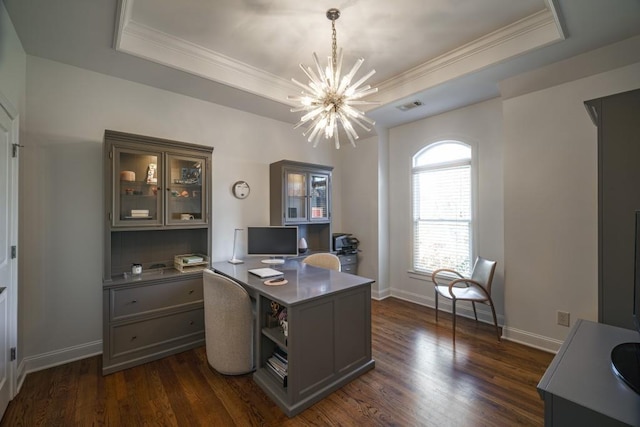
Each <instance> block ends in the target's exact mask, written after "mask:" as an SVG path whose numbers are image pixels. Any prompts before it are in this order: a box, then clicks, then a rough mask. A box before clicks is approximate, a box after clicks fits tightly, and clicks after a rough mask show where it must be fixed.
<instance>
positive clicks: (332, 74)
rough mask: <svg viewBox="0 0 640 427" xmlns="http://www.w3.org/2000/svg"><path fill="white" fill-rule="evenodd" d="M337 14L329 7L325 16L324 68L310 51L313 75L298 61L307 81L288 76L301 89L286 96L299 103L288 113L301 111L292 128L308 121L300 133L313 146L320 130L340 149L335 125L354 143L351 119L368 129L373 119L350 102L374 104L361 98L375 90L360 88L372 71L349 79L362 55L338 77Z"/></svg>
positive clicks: (360, 63)
mask: <svg viewBox="0 0 640 427" xmlns="http://www.w3.org/2000/svg"><path fill="white" fill-rule="evenodd" d="M339 17H340V11H339V10H338V9H334V8H332V9H329V10H328V11H327V18H328V19H329V20H330V21H331V31H332V37H331V41H332V44H331V57H330V58H329V61H328V65H327V68H326V70H323V69H322V67H321V66H320V63H319V61H318V56H317V55H316V54H315V52H314V53H313V61H314V62H315V65H316V69H317V74H316V73H315V72H314V71H313V70H312V69H311V67H306V68H305V66H304V65H302V64H300V68H301V69H302V71H303V72H304V73H305V74H306V75H307V77H308V78H309V83H308V84H303V83H300V82H299V81H297V80H296V79H291V81H293V83H295V84H297V85H298V86H300V87H301V88H302V89H303V91H302V93H301V94H300V95H299V96H289V97H288V99H289V100H291V101H296V102H298V103H299V104H300V106H298V107H295V108H292V109H291V112H300V111H305V112H306V114H304V115H303V116H302V117H301V118H300V121H299V122H298V124H297V125H296V126H295V127H294V129H296V128H298V127H300V126H302V125H304V124H306V123H309V122H310V125H309V127H308V128H307V130H305V131H304V132H303V135H304V136H307V134H309V138H308V141H309V142H313V146H314V147H316V146H317V145H318V142H319V141H320V135H321V133H324V137H325V139H330V138H333V139H334V142H335V146H336V148H337V149H338V148H340V139H339V136H338V124H341V125H342V128H343V129H344V131H345V133H346V134H347V137H348V138H349V141H351V145H353V146H354V147H355V146H356V143H355V140H356V139H358V138H359V136H358V134H357V133H356V131H355V129H354V128H353V125H352V124H351V121H353V122H354V123H355V124H357V125H358V126H360V127H361V128H362V129H364V130H366V131H367V132H369V131H370V130H371V127H367V124H368V125H370V126H373V125H375V122H374V121H373V120H371V119H370V118H368V117H366V116H365V115H364V113H363V112H362V111H360V110H357V109H355V108H353V105H375V104H378V102H373V101H364V100H362V98H364V97H366V96H367V95H371V94H373V93H376V92H377V91H378V89H377V88H372V87H371V86H370V85H366V86H362V87H360V86H361V85H362V84H363V83H364V82H365V81H367V79H368V78H369V77H371V76H372V75H373V74H374V73H375V72H376V71H375V70H371V71H370V72H369V73H368V74H366V75H365V76H364V77H362V78H361V79H360V80H358V81H357V82H355V83H354V84H351V80H352V79H353V77H354V76H355V74H356V72H357V71H358V69H359V68H360V66H361V65H362V63H363V62H364V58H360V59H358V60H357V61H356V63H355V64H354V65H353V68H351V71H349V73H347V74H345V76H344V77H342V78H341V76H340V73H341V71H342V49H340V54H339V55H337V54H336V50H337V41H336V19H338V18H339ZM338 56H339V58H338Z"/></svg>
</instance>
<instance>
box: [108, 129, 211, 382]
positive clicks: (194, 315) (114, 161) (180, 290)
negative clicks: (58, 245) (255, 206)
mask: <svg viewBox="0 0 640 427" xmlns="http://www.w3.org/2000/svg"><path fill="white" fill-rule="evenodd" d="M212 151H213V148H212V147H205V146H199V145H195V144H188V143H181V142H175V141H169V140H164V139H159V138H152V137H147V136H141V135H132V134H126V133H122V132H114V131H105V146H104V152H105V156H104V158H105V208H106V212H105V219H104V220H105V226H104V230H105V234H104V240H105V251H104V274H103V367H102V368H103V374H108V373H111V372H115V371H117V370H120V369H125V368H128V367H131V366H135V365H138V364H141V363H144V362H147V361H151V360H155V359H158V358H161V357H164V356H166V355H169V354H173V353H176V352H179V351H184V350H186V349H188V348H193V347H196V346H200V345H203V344H204V313H203V297H202V272H200V271H197V269H196V271H193V270H189V271H188V272H181V271H178V270H176V269H175V268H174V261H175V257H176V256H177V255H185V254H199V255H203V256H204V257H209V256H210V253H211V221H210V212H211V195H210V194H209V193H210V191H211V190H210V182H211V170H210V169H211V154H212ZM207 259H208V258H207ZM134 263H136V264H141V265H142V274H137V275H132V274H131V266H132V264H134Z"/></svg>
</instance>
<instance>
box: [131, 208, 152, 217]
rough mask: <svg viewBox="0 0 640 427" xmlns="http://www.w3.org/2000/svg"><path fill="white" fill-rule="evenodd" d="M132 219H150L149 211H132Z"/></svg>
mask: <svg viewBox="0 0 640 427" xmlns="http://www.w3.org/2000/svg"><path fill="white" fill-rule="evenodd" d="M131 217H132V218H147V217H149V209H131Z"/></svg>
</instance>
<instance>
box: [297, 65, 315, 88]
mask: <svg viewBox="0 0 640 427" xmlns="http://www.w3.org/2000/svg"><path fill="white" fill-rule="evenodd" d="M300 68H301V69H302V71H303V72H304V73H305V74H306V75H307V77H309V80H310V82H309V86H311V85H312V83H315V84H316V85H317V84H318V83H320V79H319V78H318V76H316V73H314V72H313V70H312V69H311V67H306V68H305V66H304V65H302V64H300Z"/></svg>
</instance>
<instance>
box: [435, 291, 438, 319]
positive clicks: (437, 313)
mask: <svg viewBox="0 0 640 427" xmlns="http://www.w3.org/2000/svg"><path fill="white" fill-rule="evenodd" d="M435 293H436V322H437V321H438V291H435Z"/></svg>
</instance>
